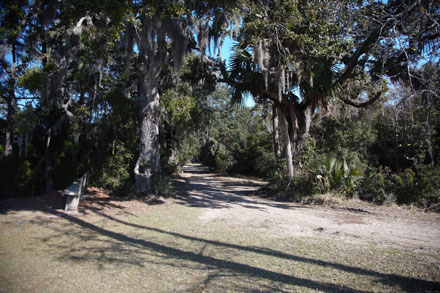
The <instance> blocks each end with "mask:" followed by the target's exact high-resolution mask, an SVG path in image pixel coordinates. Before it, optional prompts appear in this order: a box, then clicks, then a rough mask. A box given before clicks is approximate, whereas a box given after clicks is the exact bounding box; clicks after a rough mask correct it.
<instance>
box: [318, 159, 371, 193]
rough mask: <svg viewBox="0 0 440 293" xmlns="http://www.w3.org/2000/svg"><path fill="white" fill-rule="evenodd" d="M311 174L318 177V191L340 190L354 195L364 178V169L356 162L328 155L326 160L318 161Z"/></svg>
mask: <svg viewBox="0 0 440 293" xmlns="http://www.w3.org/2000/svg"><path fill="white" fill-rule="evenodd" d="M311 174H313V175H314V177H315V178H316V182H315V187H316V191H318V192H327V191H331V190H333V191H338V192H341V193H343V194H345V195H347V196H352V195H353V194H354V193H355V192H356V191H357V190H358V187H359V184H360V182H361V180H362V179H363V174H362V171H361V169H360V168H359V167H357V166H356V165H354V164H348V163H347V161H346V160H345V159H344V160H338V159H336V158H335V157H328V158H327V159H326V160H325V161H324V162H322V163H320V164H319V163H318V164H317V165H316V166H315V168H314V170H313V169H312V170H311Z"/></svg>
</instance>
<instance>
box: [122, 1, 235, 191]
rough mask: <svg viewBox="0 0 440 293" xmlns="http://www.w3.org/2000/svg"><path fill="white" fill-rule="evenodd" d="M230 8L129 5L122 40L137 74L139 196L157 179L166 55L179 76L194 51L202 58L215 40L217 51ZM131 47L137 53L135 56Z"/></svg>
mask: <svg viewBox="0 0 440 293" xmlns="http://www.w3.org/2000/svg"><path fill="white" fill-rule="evenodd" d="M228 2H230V1H224V2H223V1H220V2H218V1H217V2H215V3H214V2H212V3H211V1H140V2H135V3H130V4H129V7H131V11H130V12H129V13H128V15H129V18H128V21H127V22H126V30H125V40H126V48H127V51H126V53H127V56H128V59H130V58H132V57H133V58H135V64H136V73H137V84H136V91H137V93H136V102H137V107H138V119H139V124H140V134H139V137H140V142H139V157H138V159H137V161H136V165H135V168H134V175H135V181H136V191H137V192H139V193H145V192H155V191H156V183H157V181H158V180H159V177H160V147H159V123H160V115H159V114H160V108H161V105H160V93H159V83H160V80H159V76H160V73H161V71H162V70H163V68H164V67H166V66H167V65H168V64H169V58H168V57H169V55H172V64H173V66H174V68H175V69H176V71H178V70H179V68H180V66H181V65H182V60H183V59H184V57H185V55H186V54H187V53H188V52H189V51H190V50H191V49H195V48H198V49H199V51H200V54H201V56H202V57H204V56H205V53H206V50H207V48H208V47H209V42H208V41H209V40H214V43H215V44H214V46H217V45H219V42H218V40H219V39H220V40H221V35H222V33H221V32H222V31H224V29H225V25H226V23H227V21H228V17H229V15H233V14H231V13H230V12H229V9H230V7H232V6H229V4H228ZM230 3H232V2H230ZM194 36H196V37H197V40H195V38H194ZM196 42H197V45H196ZM134 44H136V47H137V49H138V52H134V46H133V45H134Z"/></svg>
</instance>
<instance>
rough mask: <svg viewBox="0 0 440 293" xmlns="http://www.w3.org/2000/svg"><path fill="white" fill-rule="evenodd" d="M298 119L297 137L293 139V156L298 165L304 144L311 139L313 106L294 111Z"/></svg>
mask: <svg viewBox="0 0 440 293" xmlns="http://www.w3.org/2000/svg"><path fill="white" fill-rule="evenodd" d="M293 111H294V112H295V117H296V121H297V123H296V125H297V126H296V127H297V129H296V131H295V135H293V136H292V137H291V139H292V156H293V158H294V160H295V162H296V163H298V160H299V158H300V155H301V152H302V149H303V147H304V143H305V142H306V140H307V138H308V137H309V131H310V124H311V123H312V115H313V111H314V110H313V108H312V107H311V106H309V107H307V108H305V109H304V110H297V109H293Z"/></svg>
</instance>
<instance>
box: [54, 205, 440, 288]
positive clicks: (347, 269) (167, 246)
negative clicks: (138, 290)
mask: <svg viewBox="0 0 440 293" xmlns="http://www.w3.org/2000/svg"><path fill="white" fill-rule="evenodd" d="M98 213H99V212H98ZM100 215H101V216H102V217H104V218H106V219H107V220H108V221H110V222H114V223H117V224H122V225H125V226H129V227H132V228H135V229H139V230H146V231H148V232H154V233H160V234H165V235H167V236H171V237H172V238H173V239H175V241H170V240H168V241H169V242H167V243H158V241H153V240H154V238H153V239H149V240H146V239H140V237H137V236H133V235H125V234H122V233H118V232H114V231H110V230H108V229H105V228H102V227H99V226H98V225H96V224H93V223H90V222H87V221H85V220H82V219H80V218H78V217H75V216H72V215H68V214H63V215H61V217H63V218H64V219H66V220H68V221H70V222H71V223H73V224H76V225H78V226H79V227H80V228H81V230H82V231H81V233H77V232H75V233H72V232H69V233H70V235H72V236H73V237H78V239H79V240H80V241H91V242H94V243H97V244H96V247H95V248H90V247H88V248H78V249H79V251H73V252H71V253H73V254H75V252H81V251H82V253H84V254H82V256H78V255H74V256H71V255H67V256H66V257H67V258H69V259H70V260H72V261H88V260H90V258H91V257H94V258H96V259H98V260H99V261H100V262H101V264H102V263H106V262H109V263H115V262H118V261H121V262H124V263H126V264H130V265H138V266H140V267H143V266H145V264H144V263H142V262H140V261H139V262H137V261H136V260H139V259H141V258H142V255H154V256H156V257H159V258H160V261H158V262H156V263H154V262H153V263H151V264H153V265H154V264H159V263H160V264H164V263H165V264H168V265H170V266H176V260H178V261H189V262H190V263H191V266H192V265H201V266H202V267H200V268H199V269H200V270H206V269H207V268H208V269H210V270H213V272H212V273H210V275H209V276H208V277H207V278H206V279H205V280H204V281H203V282H202V283H204V285H203V284H200V285H201V286H202V287H203V286H207V283H209V282H210V279H212V278H215V276H216V275H221V274H236V275H237V276H241V277H244V279H246V276H247V277H252V278H257V279H262V280H266V281H269V282H275V283H276V284H278V286H280V285H283V286H284V285H290V286H299V287H303V288H308V289H314V290H319V291H323V292H367V291H361V290H355V289H353V288H349V287H347V286H343V285H336V284H331V283H326V282H319V281H315V280H309V279H306V278H299V277H295V276H291V275H287V274H284V273H279V272H274V271H271V270H268V269H265V268H259V267H255V266H252V265H248V264H243V263H239V262H235V261H232V260H227V259H224V257H223V258H220V257H213V256H207V255H203V250H204V248H205V247H206V245H208V244H209V245H211V246H214V247H216V248H217V249H220V248H226V249H229V250H230V251H231V252H234V253H235V254H237V255H239V254H242V253H255V254H257V255H265V256H271V257H276V258H279V259H280V260H281V259H285V260H292V261H295V262H299V263H307V264H312V265H316V266H322V267H324V268H329V269H336V270H339V271H341V273H342V272H343V273H350V274H356V275H359V276H364V277H370V278H374V279H375V280H374V282H378V283H382V284H384V285H388V286H398V287H399V288H400V290H402V291H406V292H416V291H417V292H431V291H437V290H440V283H438V282H433V281H426V280H422V279H417V278H412V277H404V276H400V275H396V274H386V273H380V272H376V271H373V270H369V269H364V268H359V267H353V266H349V265H344V264H339V263H333V262H328V261H323V260H318V259H313V258H308V257H303V256H298V255H293V254H288V253H284V252H280V251H276V250H271V249H266V248H260V247H254V246H242V245H238V244H232V243H227V242H222V241H216V240H209V239H203V238H199V237H193V236H189V235H184V234H181V233H175V232H170V231H165V230H162V229H158V228H154V227H148V226H143V225H138V224H134V223H130V222H127V221H124V220H121V219H118V218H115V217H112V216H110V215H106V214H100ZM59 233H60V234H63V233H66V232H65V231H63V230H62V229H60V230H59ZM102 236H104V237H105V238H106V240H103V239H102ZM51 237H52V236H51ZM99 239H100V240H99ZM181 241H190V242H191V243H193V245H194V246H196V244H198V245H201V246H202V247H203V248H202V249H201V251H200V252H192V251H187V250H183V249H179V245H178V243H180V242H181ZM100 242H103V243H105V246H104V247H103V246H101V245H99V243H100ZM129 247H131V248H130V249H129ZM58 248H59V249H66V250H67V251H69V250H70V251H71V249H72V248H69V247H67V246H66V247H58ZM133 249H134V250H133ZM109 250H110V251H113V252H115V253H116V254H117V255H120V253H122V254H129V255H130V254H134V255H132V257H129V258H127V259H123V260H121V258H120V257H114V256H111V255H112V254H110V256H109ZM64 260H65V259H64ZM185 265H188V266H189V264H185ZM178 266H179V268H183V266H182V265H178ZM272 286H274V287H271V289H272V290H276V288H277V287H276V286H277V285H273V284H272ZM394 288H395V287H394ZM229 289H230V288H229Z"/></svg>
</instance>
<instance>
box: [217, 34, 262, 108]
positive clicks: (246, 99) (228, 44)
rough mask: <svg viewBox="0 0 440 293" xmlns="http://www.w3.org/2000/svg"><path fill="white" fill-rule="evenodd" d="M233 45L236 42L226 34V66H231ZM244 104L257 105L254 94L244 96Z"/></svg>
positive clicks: (223, 55)
mask: <svg viewBox="0 0 440 293" xmlns="http://www.w3.org/2000/svg"><path fill="white" fill-rule="evenodd" d="M233 45H234V44H233V42H232V41H231V38H230V37H229V36H226V38H225V40H224V42H223V46H222V56H221V58H222V60H226V66H229V62H230V58H231V55H232V47H233ZM244 105H245V106H246V107H249V108H252V107H253V106H254V105H255V101H254V99H253V98H252V95H250V94H248V95H246V96H245V97H244Z"/></svg>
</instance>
